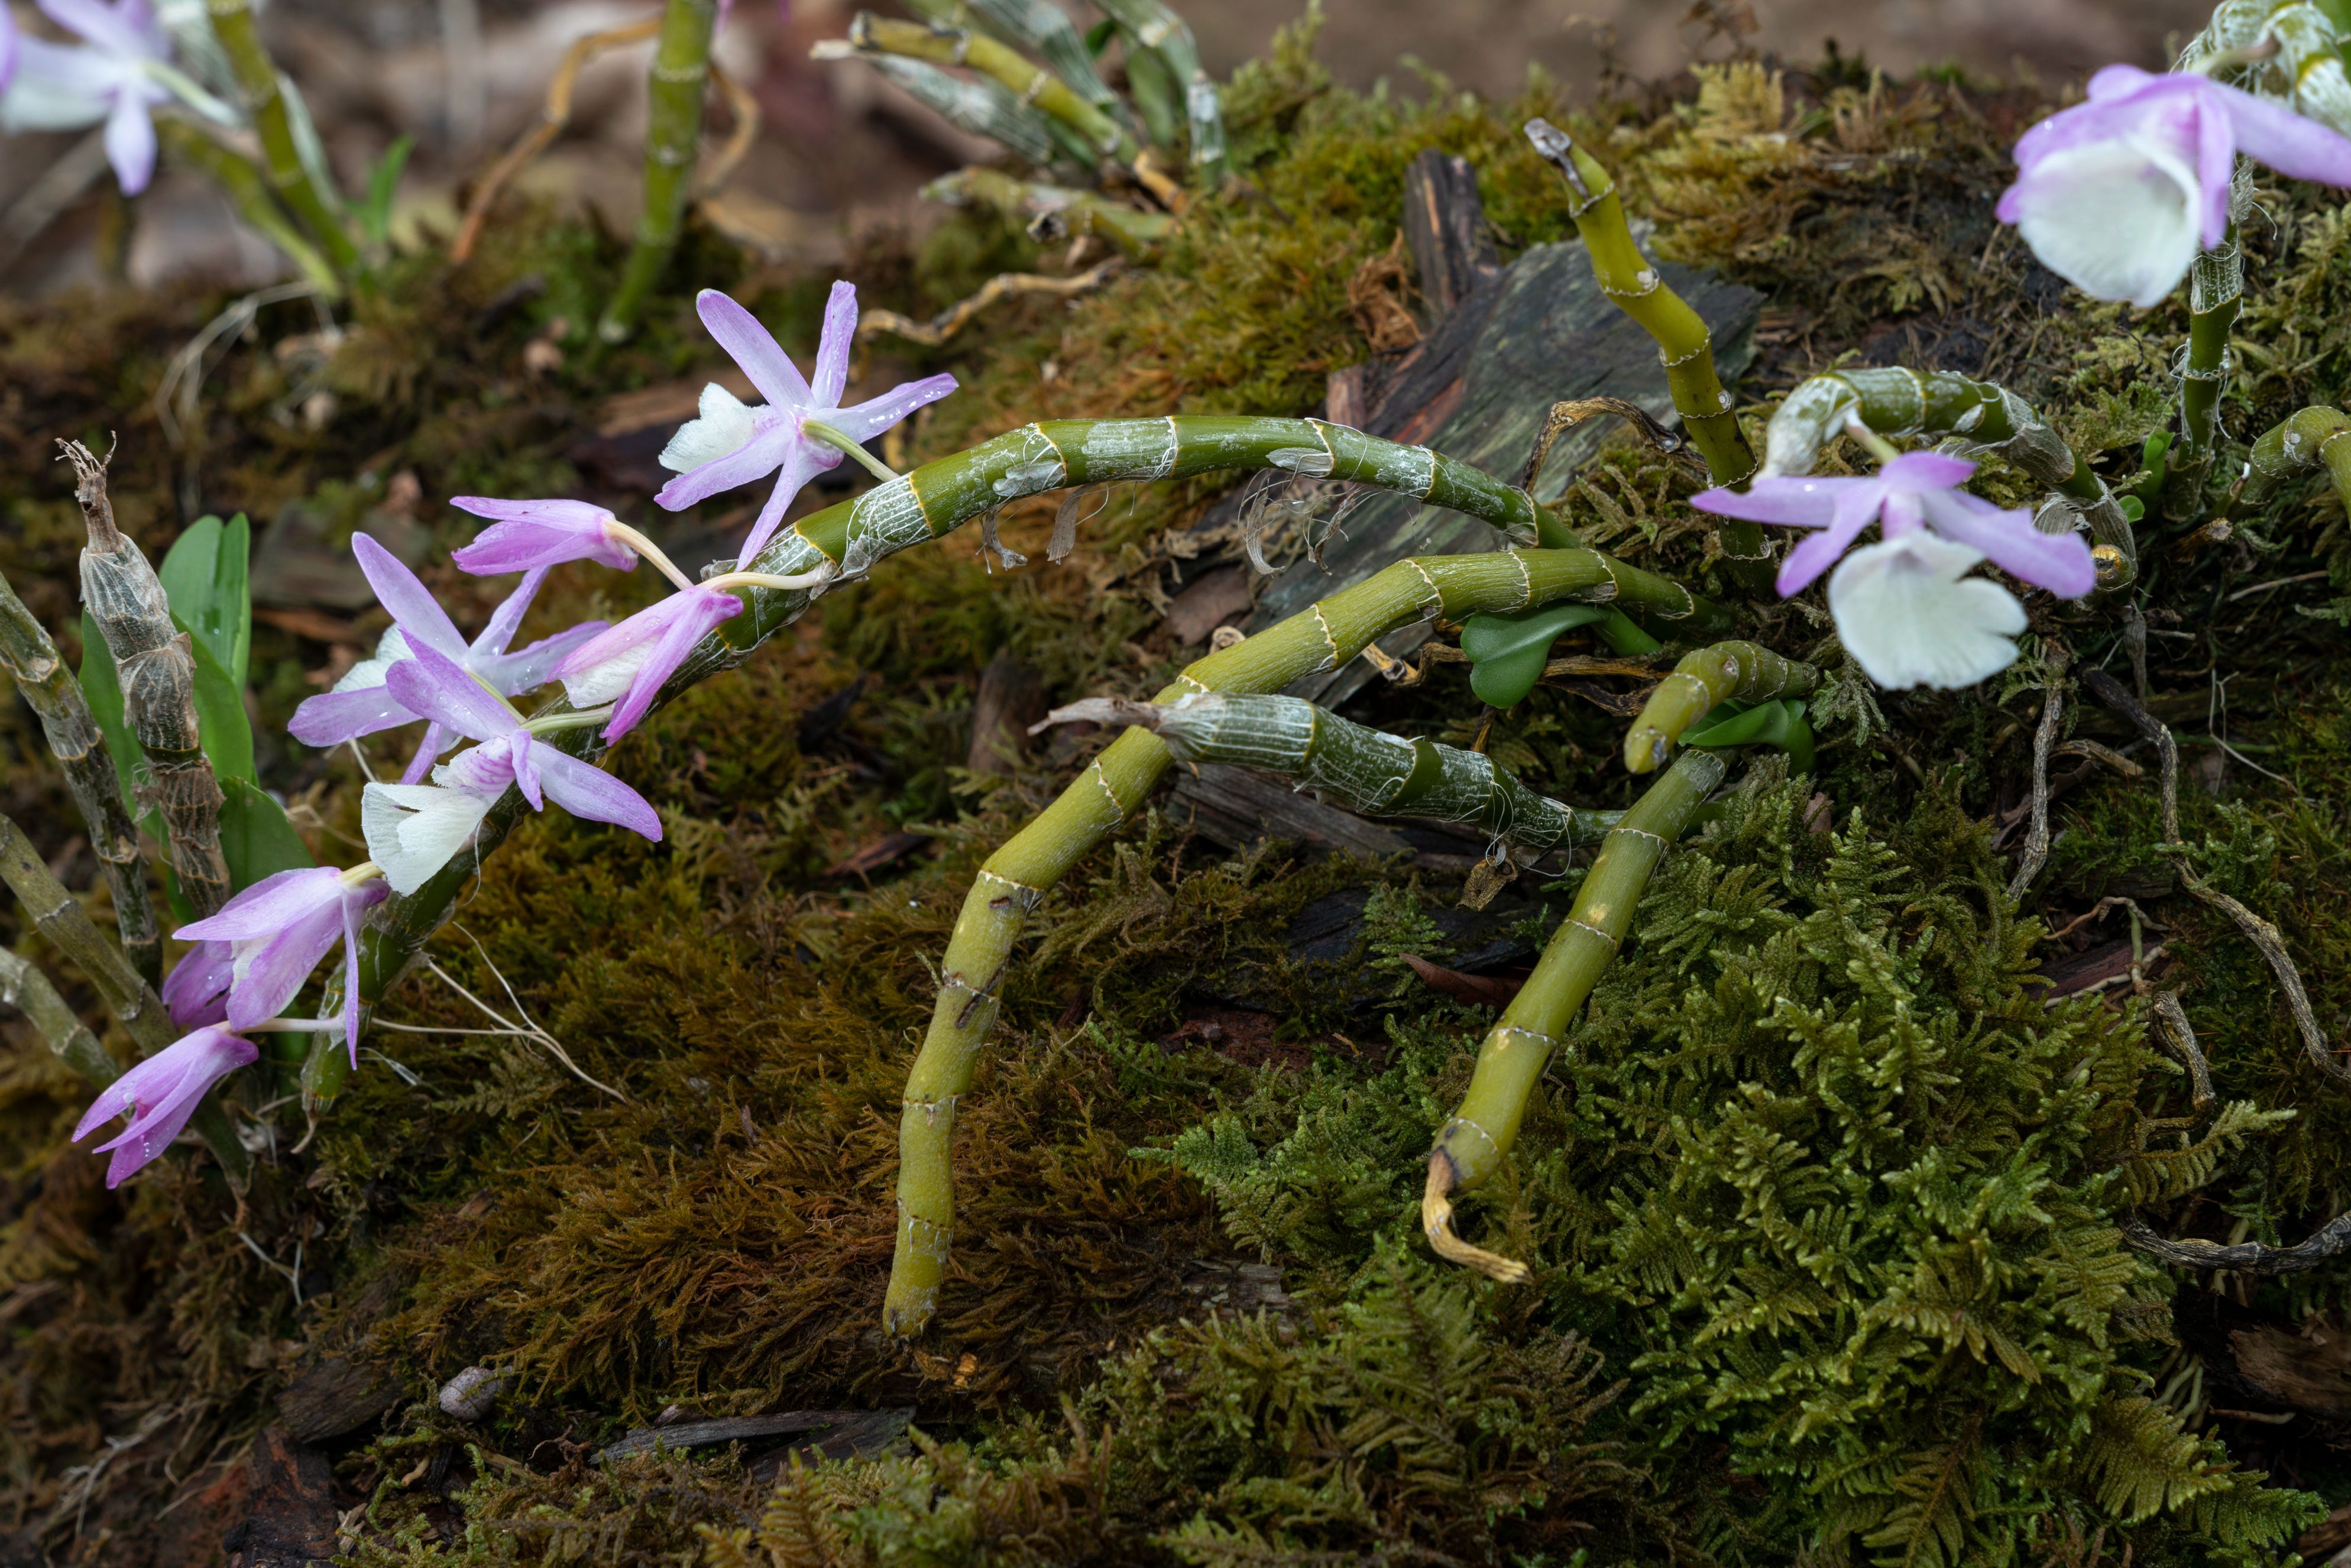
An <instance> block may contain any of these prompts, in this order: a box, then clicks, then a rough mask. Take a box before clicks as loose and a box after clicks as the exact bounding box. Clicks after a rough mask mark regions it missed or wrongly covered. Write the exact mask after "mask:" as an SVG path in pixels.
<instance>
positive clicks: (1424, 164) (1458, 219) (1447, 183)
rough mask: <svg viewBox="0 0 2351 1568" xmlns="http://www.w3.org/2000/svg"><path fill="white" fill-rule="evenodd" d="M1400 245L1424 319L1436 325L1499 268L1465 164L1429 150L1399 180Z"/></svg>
mask: <svg viewBox="0 0 2351 1568" xmlns="http://www.w3.org/2000/svg"><path fill="white" fill-rule="evenodd" d="M1404 243H1405V248H1407V249H1409V250H1410V251H1411V252H1412V265H1413V267H1414V270H1415V271H1416V272H1417V273H1418V274H1419V276H1420V297H1421V298H1422V299H1423V300H1424V301H1425V302H1426V306H1427V309H1428V315H1429V319H1431V320H1437V319H1442V318H1443V317H1445V316H1446V315H1447V314H1448V313H1449V312H1450V311H1451V310H1452V309H1453V308H1454V307H1455V306H1457V305H1458V304H1460V303H1461V301H1462V300H1463V299H1464V298H1467V297H1468V294H1469V292H1470V291H1471V290H1472V289H1474V288H1476V287H1478V285H1479V284H1480V283H1482V282H1483V281H1485V279H1486V278H1488V277H1491V276H1492V275H1493V274H1495V273H1497V272H1499V271H1500V270H1501V268H1502V257H1501V255H1500V253H1499V252H1498V251H1497V250H1495V248H1494V237H1493V235H1491V234H1490V233H1489V232H1488V229H1487V226H1486V206H1485V204H1484V203H1483V202H1481V201H1479V199H1478V172H1477V171H1476V170H1475V169H1472V168H1471V167H1470V166H1469V160H1468V159H1467V158H1457V157H1454V156H1451V155H1450V154H1447V153H1445V152H1438V151H1437V149H1436V148H1434V147H1432V148H1430V149H1429V150H1428V151H1427V152H1423V153H1422V154H1421V155H1420V156H1419V157H1417V158H1416V159H1414V160H1413V161H1412V167H1411V168H1409V169H1406V170H1405V175H1404Z"/></svg>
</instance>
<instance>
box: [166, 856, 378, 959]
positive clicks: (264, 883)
mask: <svg viewBox="0 0 2351 1568" xmlns="http://www.w3.org/2000/svg"><path fill="white" fill-rule="evenodd" d="M341 883H342V873H340V872H339V871H337V870H335V868H334V867H332V866H298V867H296V868H295V869H294V870H292V871H281V872H278V873H276V874H275V875H273V876H265V877H263V878H262V879H261V880H260V881H259V882H256V883H254V884H253V885H252V886H251V887H248V888H246V890H245V891H244V892H243V893H240V894H237V895H236V896H235V897H234V898H232V899H230V900H229V901H228V902H227V903H226V904H222V905H221V906H220V908H219V909H217V910H215V911H214V912H213V913H212V914H211V915H206V916H205V917H204V919H202V920H192V921H190V922H189V923H188V924H187V925H183V926H181V927H180V928H179V929H178V930H177V931H174V932H173V933H172V936H177V937H179V938H181V939H182V940H183V941H191V942H193V941H204V942H242V941H248V940H252V939H255V938H257V937H264V936H271V935H274V934H275V933H277V932H278V931H281V930H283V929H284V928H285V927H286V926H287V925H291V924H293V923H294V922H295V921H297V920H299V919H300V918H302V916H304V915H308V914H309V913H310V912H311V911H312V910H315V909H318V908H319V907H321V906H322V905H323V904H326V903H327V902H328V901H329V900H330V899H332V898H335V897H337V896H339V894H337V893H336V891H335V889H336V888H339V887H340V885H341Z"/></svg>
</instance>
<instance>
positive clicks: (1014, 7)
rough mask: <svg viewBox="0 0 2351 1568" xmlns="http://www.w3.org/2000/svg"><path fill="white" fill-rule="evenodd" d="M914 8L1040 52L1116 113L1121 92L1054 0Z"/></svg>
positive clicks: (1080, 91) (931, 3)
mask: <svg viewBox="0 0 2351 1568" xmlns="http://www.w3.org/2000/svg"><path fill="white" fill-rule="evenodd" d="M912 3H913V7H914V10H916V11H919V12H920V13H922V14H923V15H924V16H927V17H929V18H930V19H931V20H932V21H934V22H936V23H938V24H939V25H940V26H944V27H972V26H977V27H979V28H980V29H982V30H983V31H986V32H990V33H993V34H995V35H996V36H997V37H999V38H1001V39H1003V40H1004V41H1005V42H1006V43H1008V44H1012V45H1016V46H1020V47H1028V48H1031V49H1034V50H1036V51H1037V52H1038V53H1039V54H1040V55H1042V56H1044V57H1045V63H1046V64H1047V65H1049V66H1050V67H1052V68H1053V69H1054V70H1055V71H1057V72H1058V73H1060V75H1061V79H1062V80H1063V81H1065V82H1067V83H1069V84H1070V88H1071V90H1072V91H1073V92H1075V93H1076V94H1077V95H1078V96H1079V97H1081V98H1082V99H1085V100H1086V101H1087V102H1088V103H1091V104H1092V105H1093V106H1094V107H1095V108H1096V109H1099V110H1103V111H1105V112H1107V113H1113V114H1114V113H1116V112H1117V107H1118V95H1117V94H1115V93H1113V92H1112V91H1111V90H1110V88H1109V85H1108V84H1107V83H1105V82H1104V81H1103V80H1102V77H1101V76H1100V75H1099V74H1098V73H1097V72H1096V71H1095V70H1094V62H1093V57H1092V55H1090V54H1088V53H1087V52H1086V41H1085V39H1084V38H1083V37H1081V36H1080V34H1079V32H1078V29H1077V27H1076V26H1074V25H1073V24H1072V23H1071V21H1070V17H1069V13H1067V12H1065V11H1063V10H1062V9H1061V7H1060V6H1058V5H1053V4H1052V0H912Z"/></svg>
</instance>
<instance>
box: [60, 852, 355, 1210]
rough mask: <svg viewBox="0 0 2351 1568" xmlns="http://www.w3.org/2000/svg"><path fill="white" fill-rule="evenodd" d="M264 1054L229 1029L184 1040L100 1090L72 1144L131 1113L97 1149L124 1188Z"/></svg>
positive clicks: (109, 1177) (112, 1180)
mask: <svg viewBox="0 0 2351 1568" xmlns="http://www.w3.org/2000/svg"><path fill="white" fill-rule="evenodd" d="M330 874H331V873H330ZM260 1054H261V1052H260V1051H258V1050H257V1049H256V1048H255V1046H254V1044H253V1042H252V1041H251V1040H243V1039H240V1038H238V1037H237V1036H236V1035H235V1034H232V1033H231V1032H230V1031H228V1030H225V1029H219V1028H214V1027H207V1028H204V1029H200V1030H196V1031H195V1032H194V1033H193V1034H189V1035H185V1036H183V1037H182V1038H181V1039H179V1040H173V1041H172V1043H171V1044H170V1045H167V1046H165V1047H164V1048H163V1049H162V1050H161V1051H157V1052H156V1053H155V1054H154V1055H152V1056H151V1057H149V1058H148V1059H147V1060H146V1061H142V1062H141V1063H139V1064H138V1065H137V1066H136V1067H133V1068H132V1069H131V1071H128V1072H126V1073H124V1074H123V1075H122V1076H121V1077H120V1078H118V1079H116V1080H115V1081H114V1082H111V1083H110V1084H108V1085H107V1086H106V1087H105V1088H103V1089H101V1090H99V1092H98V1098H97V1099H95V1100H93V1101H91V1102H90V1105H89V1110H87V1111H85V1112H83V1113H82V1118H81V1120H80V1122H79V1123H78V1124H76V1125H75V1127H74V1134H73V1141H74V1142H75V1143H79V1142H81V1141H82V1140H83V1139H84V1138H87V1137H89V1135H90V1134H92V1133H95V1132H97V1131H98V1130H99V1128H100V1127H102V1126H104V1125H105V1124H107V1123H108V1122H110V1121H111V1120H112V1119H113V1118H115V1117H117V1116H120V1115H125V1114H127V1115H129V1116H130V1118H131V1124H130V1125H129V1126H127V1127H125V1128H123V1130H122V1131H121V1133H120V1134H118V1135H117V1136H116V1137H115V1139H114V1141H113V1142H111V1143H106V1144H100V1145H98V1150H97V1152H98V1153H99V1154H105V1153H107V1152H108V1151H110V1150H111V1151H112V1152H113V1155H114V1158H113V1159H111V1160H110V1161H108V1162H107V1166H106V1185H107V1186H110V1187H117V1186H121V1185H122V1184H123V1182H124V1181H125V1180H126V1179H128V1178H129V1177H130V1176H131V1175H132V1174H133V1173H134V1172H136V1171H137V1170H138V1169H139V1168H140V1167H141V1166H144V1165H146V1164H147V1163H148V1162H149V1161H151V1160H152V1159H154V1158H155V1156H156V1155H160V1154H162V1152H163V1151H164V1150H165V1149H167V1148H170V1147H171V1146H172V1139H174V1138H176V1137H178V1136H179V1135H180V1132H181V1130H182V1129H183V1128H184V1127H185V1126H187V1124H188V1118H189V1117H191V1116H193V1115H194V1114H195V1113H196V1107H197V1106H198V1105H199V1104H201V1103H203V1101H204V1095H205V1093H206V1092H208V1091H209V1090H210V1089H211V1088H212V1086H213V1085H214V1084H215V1083H217V1082H220V1081H221V1080H222V1079H224V1078H225V1077H227V1076H228V1075H229V1074H230V1073H232V1072H235V1071H236V1070H237V1069H238V1068H240V1067H248V1066H251V1065H252V1063H253V1062H254V1061H255V1059H256V1058H257V1057H259V1056H260Z"/></svg>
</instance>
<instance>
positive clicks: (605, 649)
mask: <svg viewBox="0 0 2351 1568" xmlns="http://www.w3.org/2000/svg"><path fill="white" fill-rule="evenodd" d="M742 612H743V601H742V600H741V599H739V598H737V596H736V595H734V594H732V593H729V592H727V591H726V590H725V589H723V588H711V587H707V586H698V587H695V588H688V589H683V590H681V591H678V592H675V593H673V594H671V595H670V596H669V597H668V598H667V599H664V600H663V601H661V602H660V603H658V604H655V605H653V606H652V607H651V608H650V609H645V610H640V611H638V612H636V613H635V614H634V615H632V616H630V617H629V618H628V619H627V620H626V621H623V622H621V623H620V624H619V625H617V626H615V627H612V628H611V630H609V631H607V632H601V633H600V634H599V635H598V636H596V637H595V638H594V639H592V640H591V641H590V642H588V643H583V644H581V645H580V647H577V648H574V649H573V650H572V651H571V652H570V653H568V654H566V655H564V658H563V662H562V663H561V664H558V665H556V667H555V678H556V679H557V680H559V681H561V682H562V683H563V690H564V693H565V695H568V696H569V697H570V699H571V702H572V706H575V707H583V708H585V707H597V706H601V705H602V704H605V703H608V702H609V703H615V704H617V705H618V706H616V707H614V709H613V710H612V722H611V724H609V725H607V726H606V727H605V728H604V738H605V739H606V740H618V739H620V738H621V737H622V736H624V735H626V734H628V733H629V731H631V730H632V729H634V728H635V727H637V724H638V722H639V721H640V720H642V719H643V717H644V716H645V715H646V713H647V712H648V711H650V710H651V709H652V707H653V698H654V697H656V696H658V695H661V689H662V686H663V684H664V683H665V682H666V681H667V680H668V679H669V678H670V676H671V675H673V674H675V673H676V672H677V667H678V666H679V665H680V664H684V663H685V659H686V655H687V654H689V653H693V652H694V645H695V643H699V642H701V641H702V639H703V638H704V637H705V636H707V635H709V633H710V632H711V630H712V629H713V628H714V627H716V625H717V624H718V623H719V622H722V621H726V620H727V619H729V618H731V617H733V616H737V615H740V614H741V613H742Z"/></svg>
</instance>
